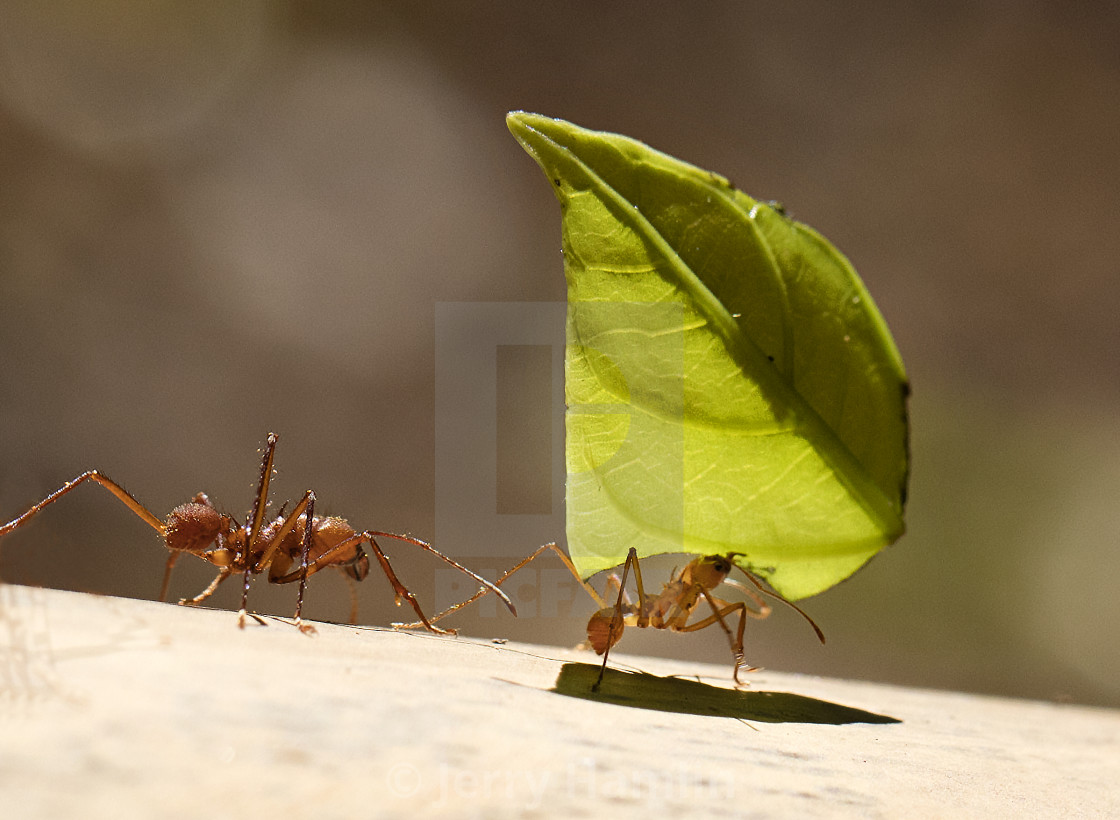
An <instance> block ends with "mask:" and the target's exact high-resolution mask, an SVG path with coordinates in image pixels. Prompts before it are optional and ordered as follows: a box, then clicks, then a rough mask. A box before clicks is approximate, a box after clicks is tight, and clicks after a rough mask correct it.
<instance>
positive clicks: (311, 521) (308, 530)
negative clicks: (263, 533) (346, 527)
mask: <svg viewBox="0 0 1120 820" xmlns="http://www.w3.org/2000/svg"><path fill="white" fill-rule="evenodd" d="M303 503H304V504H305V505H306V510H305V511H304V514H303V515H304V519H303V551H302V553H301V555H300V561H299V594H298V595H297V596H296V627H297V628H298V629H299V631H300V632H302V633H303V634H304V635H314V634H315V627H313V626H312V625H311V624H305V623H304V622H303V619H302V617H301V615H302V613H303V592H304V590H306V589H307V576H308V572H307V556H308V555H309V554H310V553H311V539H312V537H313V535H314V532H315V526H314V525H315V493H313V492H312V491H311V490H308V491H307V494H306V495H304V497H303ZM296 508H297V509H298V508H299V505H298V504H297V505H296ZM276 543H279V541H277V542H276Z"/></svg>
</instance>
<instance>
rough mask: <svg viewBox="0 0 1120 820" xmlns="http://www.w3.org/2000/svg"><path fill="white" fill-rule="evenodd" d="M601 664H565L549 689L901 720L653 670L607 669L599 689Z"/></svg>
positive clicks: (760, 712) (720, 711) (833, 720)
mask: <svg viewBox="0 0 1120 820" xmlns="http://www.w3.org/2000/svg"><path fill="white" fill-rule="evenodd" d="M600 671H601V670H600V666H599V664H590V663H565V664H564V665H563V666H562V667H561V668H560V674H559V675H558V676H557V678H556V684H555V686H553V688H552V689H551V690H549V691H552V692H555V693H557V694H558V695H566V696H568V697H571V698H581V699H583V700H594V701H598V702H600V703H613V704H615V705H616V706H630V707H633V708H636V709H652V710H654V711H658V712H678V713H681V714H689V715H708V716H710V717H729V718H740V719H743V720H748V721H750V720H753V721H759V722H763V723H818V724H831V725H833V726H840V725H843V724H847V723H901V722H902V721H901V720H899V719H898V718H893V717H889V716H888V715H877V714H875V713H874V712H865V711H864V710H863V709H856V708H854V707H851V706H843V705H841V704H839V703H830V702H829V701H826V700H817V699H816V698H810V697H806V696H805V695H795V694H793V693H791V692H748V691H743V690H741V689H726V688H723V687H719V686H711V685H709V684H706V683H701V682H699V681H695V680H688V679H686V678H677V677H664V678H663V677H659V676H657V675H651V674H649V673H648V672H624V671H621V670H618V669H610V668H608V669H607V670H606V675H605V677H604V678H603V680H602V683H601V684H600V686H599V689H598V691H592V685H593V684H594V683H595V681H596V679H597V678H598V677H599V675H600Z"/></svg>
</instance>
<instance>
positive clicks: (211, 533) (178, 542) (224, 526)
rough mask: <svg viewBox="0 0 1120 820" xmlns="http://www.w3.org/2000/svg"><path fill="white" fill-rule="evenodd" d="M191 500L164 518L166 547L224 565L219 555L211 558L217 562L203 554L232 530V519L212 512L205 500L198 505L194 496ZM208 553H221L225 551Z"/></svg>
mask: <svg viewBox="0 0 1120 820" xmlns="http://www.w3.org/2000/svg"><path fill="white" fill-rule="evenodd" d="M195 498H196V500H195V501H191V502H190V503H188V504H180V505H179V506H178V507H176V508H175V509H173V510H172V511H171V513H170V514H169V515H168V516H167V530H166V531H165V532H164V540H165V542H166V544H167V548H168V549H169V550H182V551H184V552H190V553H193V554H195V555H197V556H199V557H200V558H206V559H207V560H209V561H211V563H214V564H218V565H219V566H222V565H224V564H225V563H228V561H224V560H223V556H218V555H215V556H214V558H217V559H218V560H212V559H211V558H209V557H207V556H206V555H204V553H205V552H206V549H207V547H209V546H210V545H211V544H213V543H214V541H215V540H217V539H218V538H219V536H223V535H228V534H229V533H230V532H231V531H232V530H233V528H234V525H233V519H231V518H230V517H229V516H228V515H222V514H221V513H220V512H218V511H217V510H216V509H214V507H213V505H212V504H210V502H209V501H208V500H205V497H203V501H202V502H200V501H199V500H198V496H196V497H195ZM212 552H215V553H223V554H224V553H225V552H228V550H224V549H220V550H213V551H212Z"/></svg>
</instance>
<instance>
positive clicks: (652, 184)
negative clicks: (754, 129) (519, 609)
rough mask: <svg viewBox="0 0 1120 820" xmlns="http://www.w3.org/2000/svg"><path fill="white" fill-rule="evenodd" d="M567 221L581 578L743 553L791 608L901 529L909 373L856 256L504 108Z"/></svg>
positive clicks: (719, 186) (573, 510) (647, 153)
mask: <svg viewBox="0 0 1120 820" xmlns="http://www.w3.org/2000/svg"><path fill="white" fill-rule="evenodd" d="M507 124H508V125H509V128H510V130H511V131H512V132H513V135H514V136H515V137H516V138H517V140H518V141H519V142H520V143H521V144H522V145H523V146H524V147H525V149H526V150H527V151H528V152H529V154H530V155H531V156H532V157H533V158H534V159H535V160H536V161H537V162H538V163H539V164H540V166H541V167H542V168H543V169H544V172H545V174H546V175H547V176H548V178H549V180H550V181H551V182H552V187H553V191H554V193H555V194H556V196H557V198H558V199H559V200H560V205H561V210H562V214H563V249H564V271H565V275H566V277H567V282H568V329H567V334H568V338H567V351H566V357H565V394H566V398H567V403H568V411H567V417H566V426H567V437H566V458H567V471H568V484H567V536H568V548H569V551H570V553H571V557H572V561H573V562H574V563H575V565H576V567H577V569H578V570H579V572H580V574H581V575H582V576H583V577H585V578H586V577H589V576H590V575H592V574H594V573H596V572H599V571H601V570H604V569H608V568H610V567H614V566H617V565H618V564H620V563H621V562H622V561H623V560H624V559H625V556H626V553H627V550H628V549H629V548H630V546H635V547H636V548H637V550H638V554H639V555H640V556H647V555H653V554H658V553H665V552H688V553H698V554H705V555H706V554H716V553H738V554H739V555H738V557H737V558H736V560H737V561H738V562H739V563H740V564H741V565H742V566H744V567H745V568H746V569H749V570H750V571H752V572H754V573H756V574H758V575H761V576H763V577H765V578H766V579H767V580H768V581H769V582H770V584H771V585H772V586H773V587H774V588H775V589H776V590H777V591H778V592H780V593H782V594H783V595H784V596H786V597H787V598H789V599H791V600H795V599H798V598H803V597H806V596H808V595H813V594H816V593H818V592H821V591H822V590H825V589H827V588H828V587H830V586H832V585H834V584H836V583H838V582H839V581H841V580H843V579H844V578H847V577H848V576H849V575H851V574H852V573H853V572H855V571H856V570H857V569H859V567H861V566H862V565H863V564H864V563H866V562H867V561H868V560H869V559H870V558H871V557H872V556H873V555H875V553H877V552H878V551H879V550H880V549H882V548H883V547H884V546H886V545H887V544H890V543H891V542H893V541H894V540H895V539H897V538H898V537H899V536H900V535H901V534H902V532H903V529H904V525H903V519H902V515H903V507H904V504H905V495H906V481H907V474H908V465H909V459H908V450H907V435H908V430H907V425H908V422H907V415H906V396H907V393H908V387H907V383H906V374H905V371H904V369H903V366H902V360H901V357H900V356H899V353H898V350H897V349H896V347H895V345H894V342H893V341H892V339H891V337H890V333H889V331H888V330H887V327H886V324H885V323H884V321H883V318H882V316H880V314H879V312H878V310H877V309H876V308H875V305H874V303H873V302H872V300H871V297H870V296H869V295H868V293H867V291H866V290H865V289H864V286H863V283H862V282H861V281H860V279H859V277H858V276H857V275H856V273H855V271H854V270H853V269H852V267H851V265H850V264H849V263H848V261H847V260H846V259H845V258H844V257H843V256H842V255H841V254H840V253H839V251H837V250H836V249H835V248H834V247H833V246H832V245H831V244H829V243H828V241H827V240H825V239H824V238H823V237H821V236H820V235H819V234H817V233H816V232H815V231H813V230H812V229H811V228H809V227H807V226H805V225H802V224H800V223H797V222H795V221H793V220H792V219H789V218H788V217H786V216H785V214H784V213H783V211H782V209H781V208H780V207H778V206H775V205H773V204H769V203H765V202H759V201H757V200H754V199H752V198H751V197H749V196H747V195H746V194H744V193H742V192H741V191H738V190H736V189H735V188H733V187H732V186H731V184H730V183H729V182H728V181H727V180H726V179H724V178H723V177H720V176H717V175H716V174H713V173H710V172H708V171H704V170H701V169H700V168H696V167H694V166H692V165H688V164H686V163H684V162H681V161H679V160H676V159H674V158H672V157H670V156H668V155H666V154H662V153H660V152H658V151H654V150H653V149H651V148H649V147H648V146H646V145H643V144H642V143H640V142H637V141H636V140H633V139H630V138H628V137H623V136H620V135H617V134H607V133H602V132H596V131H588V130H586V129H583V128H579V127H578V126H575V125H572V124H571V123H568V122H564V121H563V120H555V119H549V118H547V117H542V116H539V115H535V114H527V113H523V112H514V113H511V114H510V115H509V116H508V118H507Z"/></svg>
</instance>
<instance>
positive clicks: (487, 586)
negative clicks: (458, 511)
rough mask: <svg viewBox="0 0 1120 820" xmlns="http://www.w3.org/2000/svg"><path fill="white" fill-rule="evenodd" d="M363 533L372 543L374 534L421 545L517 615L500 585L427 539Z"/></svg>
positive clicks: (377, 532) (383, 533) (386, 533)
mask: <svg viewBox="0 0 1120 820" xmlns="http://www.w3.org/2000/svg"><path fill="white" fill-rule="evenodd" d="M363 535H365V536H366V537H367V538H368V539H369V541H370V543H371V544H372V543H373V539H374V536H377V537H378V538H395V539H397V540H398V541H404V542H405V543H408V544H413V545H415V546H417V547H420V548H421V549H424V550H427V551H428V552H430V553H431V554H432V555H434V556H435V557H436V558H438V559H440V560H441V561H443V562H444V563H445V564H448V565H450V566H453V567H455V569H457V570H459V572H462V573H463V574H464V575H469V576H470V577H471V578H474V579H475V580H476V581H478V583H479V584H480V585H481V588H480V589H479V592H480V593H481V592H483V591H484V590H485V592H493V593H494V594H495V595H497V596H498V597H499V598H501V599H502V603H503V604H505V605H506V609H508V610H509V611H510V613H511V614H513V615H515V616H516V615H517V607H515V606H514V605H513V601H511V600H510V599H509V596H508V595H506V594H505V593H504V592H502V591H501V590H500V589H498V587H497V586H496V585H494V584H492V583H490V582H489V581H487V580H486V579H485V578H483V577H482V576H481V575H479V574H478V573H477V572H472V571H471V570H469V569H467V568H466V567H464V566H463V565H462V564H460V563H459V562H458V561H454V560H452V559H451V558H448V557H447V556H446V555H444V554H443V553H442V552H440V551H439V550H437V549H436V548H435V547H433V546H432V545H431V544H429V543H428V542H427V541H421V540H420V539H419V538H413V537H412V536H410V535H399V534H398V533H395V532H379V531H378V530H366V531H365V532H364V533H363ZM379 560H380V559H379Z"/></svg>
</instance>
